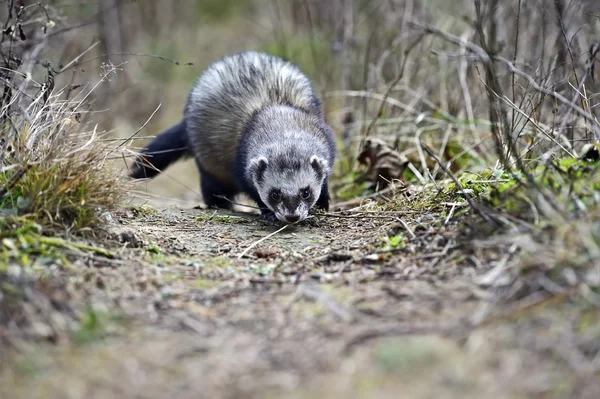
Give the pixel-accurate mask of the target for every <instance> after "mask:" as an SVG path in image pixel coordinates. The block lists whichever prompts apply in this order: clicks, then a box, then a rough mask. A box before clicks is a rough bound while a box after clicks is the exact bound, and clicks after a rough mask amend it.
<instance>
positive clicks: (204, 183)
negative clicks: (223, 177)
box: [200, 169, 237, 209]
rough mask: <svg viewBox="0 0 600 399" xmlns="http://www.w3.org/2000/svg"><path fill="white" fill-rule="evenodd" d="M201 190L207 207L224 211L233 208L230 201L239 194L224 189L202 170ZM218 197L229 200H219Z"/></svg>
mask: <svg viewBox="0 0 600 399" xmlns="http://www.w3.org/2000/svg"><path fill="white" fill-rule="evenodd" d="M200 188H201V190H202V197H203V199H204V203H205V204H206V205H207V206H209V207H217V208H222V209H231V208H232V203H231V202H229V201H233V197H234V196H235V195H236V194H237V192H236V191H235V190H231V189H228V188H225V187H223V185H222V184H221V183H219V181H218V180H216V179H215V178H213V177H212V176H211V175H209V174H208V173H206V172H204V171H203V170H202V169H200ZM217 196H224V197H226V198H227V199H225V198H219V197H217ZM228 200H229V201H228Z"/></svg>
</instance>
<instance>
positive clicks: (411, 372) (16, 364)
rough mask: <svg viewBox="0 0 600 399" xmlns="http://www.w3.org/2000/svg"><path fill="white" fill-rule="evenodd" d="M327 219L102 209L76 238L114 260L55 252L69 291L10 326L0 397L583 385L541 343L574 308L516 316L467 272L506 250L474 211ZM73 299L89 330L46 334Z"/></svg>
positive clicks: (523, 389) (541, 393)
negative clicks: (93, 227) (37, 316)
mask: <svg viewBox="0 0 600 399" xmlns="http://www.w3.org/2000/svg"><path fill="white" fill-rule="evenodd" d="M338 215H339V217H328V218H323V219H318V220H313V221H312V222H311V223H307V224H304V225H295V226H288V227H287V228H285V229H284V230H282V231H279V232H277V233H276V234H273V235H272V236H269V234H271V233H274V232H276V231H277V230H279V229H280V228H281V227H282V225H277V224H273V223H267V222H263V221H261V220H260V219H259V218H258V217H257V216H256V215H252V214H248V213H239V212H226V211H218V212H216V211H213V210H206V209H193V208H179V207H174V206H168V207H159V208H157V209H156V210H154V211H152V210H149V211H144V210H143V209H142V210H140V208H135V209H125V210H120V211H117V212H114V213H111V214H106V215H105V216H106V217H107V218H108V220H109V227H108V228H106V229H102V230H98V232H96V234H95V235H96V238H95V239H94V240H92V241H91V243H92V244H94V245H99V246H102V247H104V248H106V249H109V250H110V251H111V252H112V253H113V254H114V256H113V257H112V258H109V257H103V256H101V255H98V254H96V255H91V254H88V253H85V254H71V255H70V259H71V260H72V262H73V264H72V266H73V269H74V270H76V271H75V272H73V271H62V272H60V273H59V276H60V278H59V279H58V280H56V281H59V282H61V284H62V285H61V286H60V287H59V288H56V290H57V291H56V292H59V290H60V292H66V293H67V294H68V296H67V297H66V298H62V300H58V299H56V298H55V300H54V301H53V309H54V310H53V311H52V312H50V313H48V314H50V316H49V319H44V320H40V321H39V322H37V323H34V326H33V327H32V330H31V331H30V333H31V334H33V335H36V334H37V335H38V338H39V339H38V340H37V341H36V342H38V343H37V344H35V345H33V344H30V343H28V344H27V345H25V344H24V341H22V340H20V339H19V338H18V337H16V336H15V337H13V339H12V343H13V344H14V346H15V347H17V348H20V350H17V351H11V354H10V361H8V362H3V366H2V371H1V373H0V397H2V398H166V397H178V398H181V399H184V398H198V397H210V398H242V397H243V398H275V397H286V398H309V397H311V398H314V397H319V398H359V397H360V398H398V397H402V398H404V397H410V398H414V397H419V398H483V397H485V398H515V397H535V398H554V397H556V398H558V397H560V398H566V397H580V398H598V397H600V378H597V376H598V372H597V371H590V370H588V369H582V368H581V367H580V368H579V369H577V367H573V364H574V363H577V364H584V363H582V362H581V361H578V362H577V361H576V362H571V360H572V354H573V353H583V356H584V357H585V355H586V353H588V352H586V351H584V350H583V349H582V350H581V351H578V352H570V351H569V347H568V346H565V347H562V346H556V345H555V343H556V342H557V340H559V339H558V338H561V337H565V336H566V334H570V333H571V327H570V326H571V324H570V323H568V322H567V321H568V320H569V318H572V317H574V316H573V315H575V314H576V313H577V312H575V311H572V309H570V308H569V307H568V306H567V305H565V304H564V303H563V304H555V305H548V306H543V307H536V308H535V309H533V310H531V311H519V312H515V311H514V308H515V301H513V302H495V299H494V298H496V296H495V295H494V292H493V290H490V289H489V288H488V287H483V286H482V285H481V283H480V281H481V280H480V279H481V277H482V276H484V275H486V273H488V272H489V271H490V270H492V269H493V267H494V265H496V264H497V263H498V262H501V261H502V260H503V259H504V258H505V255H506V252H503V251H504V250H505V249H502V248H500V249H498V248H495V249H493V250H492V249H489V248H485V247H482V246H477V245H476V244H475V242H476V241H475V238H477V237H476V236H474V234H476V233H475V230H474V227H476V225H477V224H478V220H477V219H476V218H475V216H465V217H462V218H460V217H456V218H454V219H450V218H449V219H448V222H447V223H446V221H445V218H443V217H442V218H440V214H436V213H433V214H428V213H419V212H413V211H410V210H406V212H404V213H401V214H400V215H401V217H402V219H399V218H398V217H397V216H398V214H396V215H395V216H390V217H386V214H385V213H377V215H374V214H372V213H369V212H368V210H365V212H363V213H357V212H353V213H339V214H338ZM474 218H475V219H474ZM440 220H441V221H440ZM405 225H406V226H407V227H408V228H409V229H410V231H407V230H406V228H405V227H404V226H405ZM399 233H402V234H403V235H404V237H406V240H405V245H397V246H396V248H393V247H390V244H389V242H386V241H385V240H383V239H382V237H386V236H387V237H390V236H394V235H397V234H399ZM413 235H414V236H413ZM267 236H269V237H268V238H266V239H264V238H265V237H267ZM261 239H264V240H263V241H260V242H259V243H258V244H256V242H257V241H259V240H261ZM253 244H256V245H254V246H253ZM249 248H250V249H249ZM241 254H244V256H240V255H241ZM48 289H50V290H51V288H48ZM58 302H60V303H62V304H63V305H62V308H60V307H58V306H57V305H56V303H58ZM88 306H92V307H93V309H94V313H93V314H94V315H96V316H95V317H96V318H97V320H96V319H95V318H94V322H93V323H91V325H92V327H89V328H88V329H87V330H86V329H83V330H82V331H80V334H79V335H75V336H73V335H64V334H61V333H59V330H60V326H61V325H64V324H68V323H69V318H68V317H67V316H65V315H68V314H69V312H71V311H72V312H75V313H77V312H79V313H78V314H81V312H84V313H85V312H86V309H88ZM521 308H522V307H521ZM65 309H69V311H67V310H65ZM87 312H88V313H89V312H90V311H89V309H88V310H87ZM492 313H493V314H495V315H507V314H508V316H503V317H496V318H495V319H493V320H492V321H488V322H486V323H482V320H489V319H488V317H489V315H490V314H492ZM577 314H579V313H577ZM61 315H62V316H61ZM61 317H62V318H61ZM566 320H567V321H566ZM40 337H42V338H40ZM43 337H46V338H45V339H43ZM77 337H79V340H77V339H75V338H77ZM557 337H558V338H557ZM46 340H49V341H53V342H51V343H46V342H45V341H46ZM568 342H570V343H573V342H575V341H574V340H573V339H571V340H569V341H568ZM578 342H579V341H578ZM565 348H566V349H565ZM13 352H14V353H13ZM589 361H590V362H592V361H593V359H589ZM595 361H596V362H597V359H596V360H595Z"/></svg>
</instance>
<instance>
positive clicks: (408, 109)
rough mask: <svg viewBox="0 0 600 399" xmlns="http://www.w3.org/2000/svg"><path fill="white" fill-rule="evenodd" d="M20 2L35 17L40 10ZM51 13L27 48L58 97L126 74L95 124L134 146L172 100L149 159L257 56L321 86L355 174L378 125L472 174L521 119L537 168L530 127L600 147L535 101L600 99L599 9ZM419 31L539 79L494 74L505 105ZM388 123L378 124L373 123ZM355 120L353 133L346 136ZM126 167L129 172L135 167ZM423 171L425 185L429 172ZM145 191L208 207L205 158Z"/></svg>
mask: <svg viewBox="0 0 600 399" xmlns="http://www.w3.org/2000/svg"><path fill="white" fill-rule="evenodd" d="M9 1H12V2H16V3H19V4H23V5H25V6H26V7H28V9H33V8H35V4H37V2H34V1H27V0H9ZM5 2H6V1H5ZM5 2H4V3H5ZM42 3H43V4H44V5H45V6H46V9H47V12H46V13H47V14H48V13H49V14H50V16H51V17H49V18H51V19H52V20H53V22H54V23H55V25H54V26H53V27H51V28H49V29H48V34H47V35H38V37H39V38H38V40H37V41H31V40H29V41H26V42H25V44H24V45H26V46H30V47H31V48H32V49H33V50H35V46H40V48H39V51H38V52H35V51H33V53H34V54H35V59H34V61H35V62H37V63H38V64H40V63H43V62H46V61H48V62H50V63H51V65H52V66H53V68H55V69H56V70H59V71H60V70H61V69H63V68H64V67H65V66H68V67H69V68H67V69H66V70H64V71H61V73H59V74H57V75H56V76H55V82H56V87H65V86H67V85H88V86H89V85H94V84H95V82H97V81H98V80H99V79H100V76H101V71H102V68H103V65H105V63H112V64H114V65H116V66H117V67H118V69H119V71H118V72H117V73H116V74H115V75H112V77H111V81H110V84H105V85H102V87H100V88H99V90H95V91H94V93H93V97H94V102H93V105H92V106H93V109H94V112H95V113H94V115H93V118H94V120H95V121H96V122H98V123H99V126H100V128H101V129H103V130H112V131H113V134H114V136H115V137H116V138H125V137H128V136H129V135H131V134H132V133H133V132H135V131H136V130H137V129H139V128H140V127H141V126H142V125H144V123H146V122H147V121H148V119H149V117H150V115H152V113H153V112H154V111H155V110H156V109H157V107H158V106H159V104H160V108H159V109H158V111H157V112H156V113H155V114H154V115H153V117H152V118H150V120H149V121H148V124H147V125H146V126H145V127H144V129H143V130H142V131H141V132H140V133H139V134H138V135H137V137H136V140H135V141H133V145H132V146H131V150H135V149H139V148H141V147H143V145H144V144H145V143H146V142H147V138H148V137H149V136H153V135H155V134H157V133H159V132H160V131H161V130H163V129H165V128H167V127H169V126H170V125H172V124H174V123H176V122H177V121H178V120H179V119H180V118H181V115H182V111H183V107H184V104H185V101H186V96H187V94H188V91H189V90H190V88H191V86H192V85H193V82H194V80H195V79H196V78H197V77H198V75H199V74H200V73H201V72H202V71H203V69H204V68H205V67H206V66H207V65H208V64H209V63H211V62H213V61H216V60H217V59H219V58H220V57H222V56H224V55H226V54H230V53H233V52H236V51H241V50H248V49H255V50H261V51H266V52H269V53H271V54H276V55H279V56H282V57H284V58H286V59H288V60H290V61H293V62H295V63H297V64H298V65H300V67H301V68H302V69H303V70H304V71H305V72H306V73H307V74H308V75H310V76H311V77H312V78H313V79H314V82H315V86H316V87H317V89H318V91H319V94H320V96H321V98H322V99H323V101H324V104H325V111H326V114H327V119H328V121H329V122H330V123H331V124H332V126H333V127H334V129H335V131H336V134H337V135H338V137H339V140H340V148H341V150H342V152H343V153H347V154H348V162H347V163H346V164H344V165H343V166H344V167H345V168H346V172H348V171H350V170H352V167H353V166H352V159H353V157H354V156H355V154H354V153H352V151H354V150H355V147H353V146H352V144H353V143H354V144H356V142H357V141H358V140H359V139H360V136H361V133H362V134H364V133H365V131H366V130H367V126H369V125H371V127H370V129H369V133H370V134H371V135H378V136H382V137H388V138H392V139H398V142H399V143H400V149H401V150H403V151H404V154H405V155H408V156H410V155H411V154H412V155H415V156H416V155H418V154H417V152H418V148H417V147H416V146H415V145H414V141H415V135H417V136H418V137H419V138H420V139H422V140H427V141H428V142H429V143H430V144H431V145H432V146H433V148H436V149H439V150H440V155H442V157H443V158H445V159H446V160H448V159H453V161H454V162H453V163H454V165H453V166H456V167H458V168H459V169H460V168H463V167H466V166H469V167H477V166H478V165H479V166H481V167H487V166H492V165H494V164H495V161H494V160H497V159H498V154H497V153H496V152H497V151H496V150H497V149H498V147H497V143H496V141H495V140H494V136H498V135H501V134H502V133H499V132H495V131H494V126H495V124H496V122H498V123H500V119H501V118H502V117H506V118H508V120H509V121H510V124H511V126H510V128H511V129H510V130H511V134H512V135H513V139H515V143H516V145H517V146H518V147H519V152H522V151H523V150H524V149H527V151H530V150H532V151H533V152H527V154H529V155H531V154H533V153H535V156H536V157H539V156H541V155H542V154H544V153H545V151H546V150H547V149H548V148H550V147H552V146H553V142H552V140H546V139H544V137H543V135H540V132H539V131H535V129H533V128H532V126H531V124H529V125H528V124H527V119H528V118H530V117H531V118H534V119H535V120H536V121H538V123H539V124H541V125H543V126H544V128H543V129H545V130H546V132H544V134H546V135H547V134H548V133H549V132H552V131H555V130H556V129H558V128H561V129H563V130H565V131H568V134H567V135H566V136H567V137H568V138H569V139H570V145H571V146H572V147H574V148H575V147H577V145H580V144H583V141H584V140H586V139H587V140H589V139H590V138H591V133H590V132H591V130H589V129H587V130H586V129H583V130H581V129H580V130H577V129H578V124H579V127H580V125H581V123H582V119H581V117H580V115H577V114H576V113H574V112H573V111H572V109H571V108H570V107H567V106H564V104H563V105H560V104H557V101H556V99H555V98H553V97H551V96H549V95H547V94H544V93H543V92H541V91H539V90H534V88H533V85H532V83H531V81H533V82H537V83H538V84H539V85H540V86H543V87H544V88H547V89H548V90H553V91H556V92H558V93H561V94H562V95H564V96H565V97H567V98H568V99H571V98H572V97H573V96H574V95H576V93H577V92H576V90H575V88H577V87H578V86H580V84H583V81H582V80H585V87H586V90H587V92H588V93H595V92H597V91H598V83H597V80H594V71H593V68H591V67H590V66H591V65H593V62H592V61H593V60H592V59H590V50H591V49H593V48H594V45H595V43H596V41H598V39H599V37H598V32H600V4H599V2H597V1H594V0H538V1H522V0H504V1H498V0H482V1H478V0H475V1H473V0H451V1H446V0H374V1H369V0H318V1H317V0H168V1H167V0H163V1H160V0H86V1H81V0H46V1H44V2H42ZM1 11H2V13H3V14H4V15H0V18H5V16H6V15H5V14H6V12H7V7H1ZM42 15H43V14H42ZM40 18H43V16H42V17H40ZM39 22H40V21H39V20H38V21H37V23H36V21H35V20H34V21H29V23H28V24H29V25H30V26H29V27H27V26H24V28H25V31H27V29H37V30H39V29H40V28H39ZM414 22H418V23H420V24H424V25H427V26H434V27H436V28H437V29H440V30H442V31H443V32H444V34H447V35H454V36H455V37H456V38H458V40H462V41H463V42H464V43H466V42H472V43H475V44H477V45H478V46H481V47H483V48H485V49H486V51H488V52H490V53H494V54H496V55H498V56H501V57H503V58H504V59H506V60H508V61H511V62H513V63H514V64H515V65H516V67H517V68H519V69H520V70H521V71H522V72H523V73H524V74H526V75H527V76H528V77H529V78H530V79H529V78H528V77H524V76H520V75H515V74H513V73H511V71H510V70H509V69H508V67H507V64H506V63H502V62H498V63H494V65H492V68H493V71H492V72H491V73H492V74H493V75H494V76H495V78H497V79H496V80H497V83H498V84H499V86H498V87H497V89H502V92H501V93H496V94H492V95H490V94H491V93H490V92H488V91H486V86H487V87H490V84H491V83H494V82H490V80H489V79H490V77H489V76H487V75H486V73H487V71H486V68H485V67H484V65H482V64H481V63H479V62H476V61H477V60H476V58H475V57H474V56H473V55H472V53H469V52H467V50H466V48H465V47H464V46H462V45H457V42H455V43H452V40H449V39H448V37H446V38H444V37H443V36H441V35H436V34H425V33H424V29H423V28H422V27H419V26H415V25H414ZM429 33H431V32H429ZM29 42H31V43H29ZM77 57H79V58H77ZM74 60H76V62H75V63H73V61H74ZM188 63H192V64H193V65H189V64H188ZM590 72H591V73H590ZM36 73H37V74H39V80H41V81H43V80H44V77H43V76H44V74H46V73H47V72H46V70H45V69H44V68H38V69H35V70H34V75H35V74H36ZM595 74H596V75H597V72H596V73H595ZM504 96H506V98H504ZM575 98H576V97H575ZM498 99H501V101H498ZM507 99H508V100H509V102H510V103H512V104H514V107H513V106H510V105H509V102H507V101H506V100H507ZM382 100H385V101H384V104H385V105H383V106H382ZM586 101H587V102H588V103H587V104H583V99H581V100H580V101H578V102H577V103H578V104H580V105H582V106H583V108H585V109H586V110H588V111H589V112H591V113H597V112H598V109H597V108H595V107H594V105H595V103H596V101H597V99H596V98H594V97H593V96H592V97H590V98H587V99H586ZM588 107H589V108H588ZM350 116H351V117H350ZM373 118H378V121H377V122H376V123H371V122H373ZM496 119H497V120H496ZM344 121H345V122H349V121H352V122H353V123H352V124H349V123H346V125H343V124H342V122H344ZM563 121H564V123H563ZM550 134H553V133H550ZM560 134H561V135H562V132H561V133H560ZM538 135H539V137H538ZM517 136H518V137H517ZM138 138H145V139H143V140H139V139H138ZM499 140H500V139H499ZM559 141H560V140H559ZM505 144H506V143H505ZM457 155H458V157H457ZM529 155H528V156H527V157H526V158H530V157H529ZM422 159H423V157H422V156H421V160H422ZM119 162H120V163H119V165H118V167H120V168H124V165H123V164H122V161H119ZM417 162H419V160H418V159H417ZM421 163H423V162H421ZM420 166H421V167H423V169H421V173H423V174H425V173H426V170H425V169H426V165H420ZM175 177H176V178H175ZM144 185H145V189H147V190H148V191H149V192H150V193H153V194H156V195H159V196H163V197H164V196H168V197H179V198H181V196H182V195H184V194H186V193H187V194H191V196H188V197H187V198H188V199H193V200H197V199H198V198H199V197H197V193H198V191H199V190H198V176H197V172H196V170H195V167H194V165H193V163H192V162H191V161H188V162H182V163H180V164H177V165H175V166H173V167H172V168H170V169H169V170H168V172H167V173H165V174H164V175H162V176H160V177H159V178H157V179H156V180H154V181H151V182H148V183H144Z"/></svg>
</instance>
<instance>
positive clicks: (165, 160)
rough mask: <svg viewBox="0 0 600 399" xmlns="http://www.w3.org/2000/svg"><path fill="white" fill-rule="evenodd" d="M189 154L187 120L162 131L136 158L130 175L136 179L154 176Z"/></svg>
mask: <svg viewBox="0 0 600 399" xmlns="http://www.w3.org/2000/svg"><path fill="white" fill-rule="evenodd" d="M188 154H189V149H188V145H187V138H186V132H185V121H181V122H179V123H178V124H176V125H175V126H172V127H170V128H168V129H167V130H165V131H164V132H161V133H160V134H159V135H158V136H156V138H155V139H154V140H152V141H151V142H150V144H148V146H147V147H146V148H144V149H143V150H142V152H141V154H140V155H139V156H138V157H137V158H136V160H135V162H134V164H133V166H132V168H131V171H130V172H129V176H130V177H132V178H134V179H143V178H152V177H154V176H156V175H157V174H159V173H160V172H161V171H163V170H164V169H166V168H167V166H169V165H170V164H172V163H173V162H175V161H177V160H178V159H179V158H181V157H183V156H187V155H188Z"/></svg>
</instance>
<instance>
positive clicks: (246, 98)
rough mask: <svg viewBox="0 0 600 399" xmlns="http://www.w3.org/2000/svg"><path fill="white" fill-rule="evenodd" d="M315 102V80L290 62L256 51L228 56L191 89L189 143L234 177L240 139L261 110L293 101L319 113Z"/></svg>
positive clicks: (218, 171) (202, 158) (211, 167)
mask: <svg viewBox="0 0 600 399" xmlns="http://www.w3.org/2000/svg"><path fill="white" fill-rule="evenodd" d="M315 101H316V97H315V94H314V92H313V88H312V83H311V81H310V80H309V79H308V78H307V77H306V76H305V75H304V74H303V73H302V72H301V71H300V70H299V69H298V68H297V67H296V66H294V65H293V64H291V63H289V62H286V61H284V60H282V59H280V58H278V57H275V56H270V55H266V54H261V53H257V52H252V51H250V52H244V53H238V54H234V55H232V56H228V57H225V58H223V59H222V60H220V61H218V62H216V63H214V64H212V65H210V66H209V67H208V68H207V69H206V71H205V72H204V73H203V74H202V75H201V76H200V77H199V78H198V80H197V81H196V84H195V85H194V88H193V89H192V91H191V92H190V94H189V97H188V103H187V105H186V108H185V112H184V115H185V119H186V123H187V126H186V128H187V136H188V140H189V143H190V147H191V149H192V151H193V153H194V156H195V157H196V159H197V161H198V162H199V164H200V165H201V166H202V167H203V168H204V169H205V170H206V171H207V172H209V173H211V174H213V175H214V176H215V177H218V178H222V179H224V180H227V179H230V178H231V173H233V165H234V163H235V157H236V152H237V148H238V144H239V139H240V137H241V135H242V133H243V129H244V127H245V126H246V125H247V123H248V122H249V121H250V119H251V118H252V116H253V115H254V113H255V112H256V111H257V110H259V109H261V108H263V107H265V106H268V105H289V106H292V107H295V108H299V109H301V110H304V111H305V112H307V113H309V114H315V115H317V114H318V113H319V112H320V110H319V106H318V105H317V104H316V103H315Z"/></svg>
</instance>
